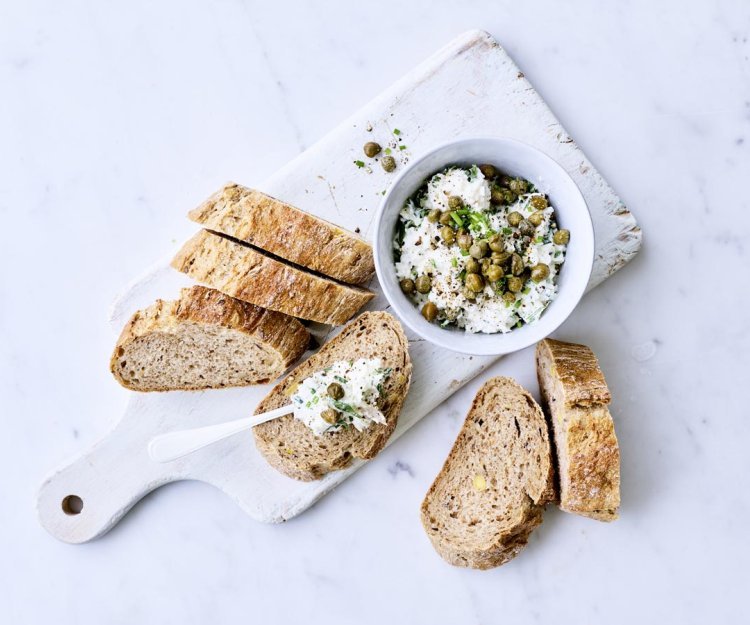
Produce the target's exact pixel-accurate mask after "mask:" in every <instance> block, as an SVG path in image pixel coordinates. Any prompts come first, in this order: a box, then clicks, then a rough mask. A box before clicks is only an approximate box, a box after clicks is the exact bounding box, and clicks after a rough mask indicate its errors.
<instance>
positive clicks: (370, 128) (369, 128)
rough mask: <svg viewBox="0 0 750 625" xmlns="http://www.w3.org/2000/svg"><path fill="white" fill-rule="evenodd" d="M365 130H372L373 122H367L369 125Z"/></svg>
mask: <svg viewBox="0 0 750 625" xmlns="http://www.w3.org/2000/svg"><path fill="white" fill-rule="evenodd" d="M365 130H366V131H367V132H372V124H371V123H370V122H367V126H365Z"/></svg>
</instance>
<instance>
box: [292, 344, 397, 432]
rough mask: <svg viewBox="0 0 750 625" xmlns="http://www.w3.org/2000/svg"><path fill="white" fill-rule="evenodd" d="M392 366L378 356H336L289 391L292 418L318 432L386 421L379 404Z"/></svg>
mask: <svg viewBox="0 0 750 625" xmlns="http://www.w3.org/2000/svg"><path fill="white" fill-rule="evenodd" d="M390 374H391V369H390V368H387V367H383V363H382V361H381V360H380V359H379V358H360V359H359V360H339V361H337V362H334V363H333V364H332V365H330V366H329V367H326V368H325V369H323V370H321V371H318V372H316V373H313V374H312V375H311V376H310V377H308V378H305V379H304V380H303V381H302V382H300V384H299V386H298V387H297V389H296V390H295V392H294V394H293V395H292V398H291V399H292V403H293V404H294V418H295V419H298V420H299V421H302V423H304V424H305V425H306V426H307V427H309V428H310V429H311V430H312V431H313V432H314V433H315V434H316V435H317V436H320V435H321V434H325V433H326V432H338V431H339V430H342V429H346V428H349V427H355V428H356V429H357V430H359V431H360V432H361V431H363V430H366V429H367V428H368V427H370V425H372V424H373V423H385V416H384V415H383V413H382V412H380V409H379V408H378V400H379V399H380V398H381V396H382V394H383V383H384V382H385V380H386V379H387V378H388V376H390Z"/></svg>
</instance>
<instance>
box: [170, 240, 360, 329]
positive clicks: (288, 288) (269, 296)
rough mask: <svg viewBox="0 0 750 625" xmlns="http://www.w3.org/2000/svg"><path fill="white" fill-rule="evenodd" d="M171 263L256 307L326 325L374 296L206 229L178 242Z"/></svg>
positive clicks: (342, 320) (337, 322)
mask: <svg viewBox="0 0 750 625" xmlns="http://www.w3.org/2000/svg"><path fill="white" fill-rule="evenodd" d="M172 267H174V268H175V269H177V270H178V271H181V272H183V273H185V274H187V275H188V276H190V277H191V278H193V279H194V280H196V281H198V282H201V283H203V284H205V285H207V286H210V287H213V288H215V289H217V290H219V291H221V292H223V293H226V294H227V295H231V296H232V297H236V298H238V299H241V300H243V301H246V302H250V303H251V304H255V305H256V306H262V307H263V308H268V309H269V310H275V311H278V312H281V313H284V314H286V315H291V316H292V317H299V318H300V319H307V320H309V321H318V322H320V323H328V324H331V325H340V324H342V323H345V322H346V321H347V320H349V319H350V318H351V317H352V315H354V313H356V312H357V311H358V310H359V309H360V308H362V306H364V305H365V304H366V303H367V302H369V301H370V300H371V299H372V298H373V297H374V294H373V293H371V292H370V291H367V290H365V289H361V288H358V287H356V286H349V285H346V284H342V283H341V282H336V281H335V280H332V279H330V278H326V277H325V276H321V275H317V274H314V273H311V272H309V271H305V270H304V269H300V268H299V267H296V266H294V265H290V264H288V263H285V262H283V261H280V260H277V259H276V258H273V257H272V256H269V255H267V254H264V253H263V252H261V251H259V250H257V249H255V248H253V247H251V246H249V245H245V244H243V243H241V242H238V241H234V240H232V239H229V238H227V237H225V236H222V235H219V234H216V233H213V232H209V231H208V230H201V231H200V232H198V233H197V234H196V235H195V236H194V237H193V238H192V239H190V240H189V241H188V242H187V243H185V245H183V246H182V249H181V250H180V251H179V252H178V253H177V255H176V256H175V257H174V259H173V260H172Z"/></svg>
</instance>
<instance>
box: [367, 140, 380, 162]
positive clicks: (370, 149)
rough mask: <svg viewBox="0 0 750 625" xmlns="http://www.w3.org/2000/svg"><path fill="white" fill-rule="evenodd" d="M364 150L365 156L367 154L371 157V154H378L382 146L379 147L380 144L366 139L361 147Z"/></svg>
mask: <svg viewBox="0 0 750 625" xmlns="http://www.w3.org/2000/svg"><path fill="white" fill-rule="evenodd" d="M363 149H364V151H365V156H369V157H370V158H372V157H373V156H377V155H378V154H380V150H382V149H383V148H381V147H380V144H378V143H375V142H374V141H368V142H367V143H365V147H364V148H363Z"/></svg>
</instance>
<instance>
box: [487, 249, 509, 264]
mask: <svg viewBox="0 0 750 625" xmlns="http://www.w3.org/2000/svg"><path fill="white" fill-rule="evenodd" d="M490 260H491V261H492V264H493V265H504V264H505V263H507V262H508V261H509V260H510V252H492V255H491V256H490Z"/></svg>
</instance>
